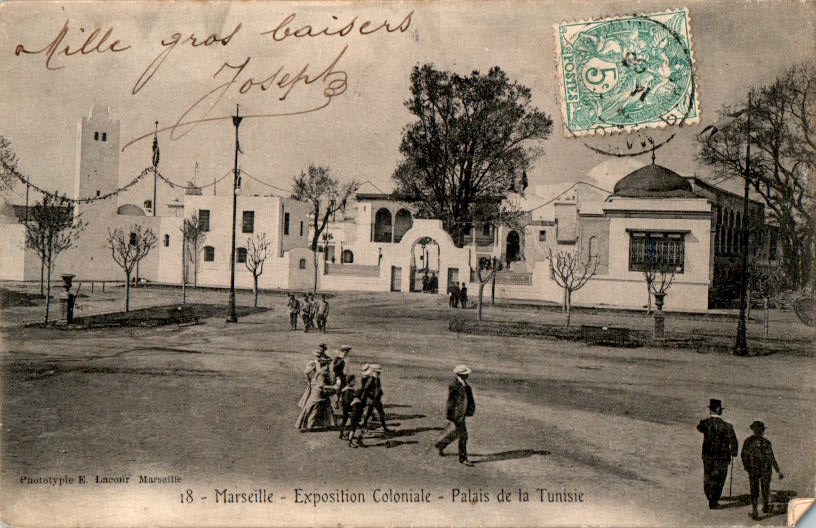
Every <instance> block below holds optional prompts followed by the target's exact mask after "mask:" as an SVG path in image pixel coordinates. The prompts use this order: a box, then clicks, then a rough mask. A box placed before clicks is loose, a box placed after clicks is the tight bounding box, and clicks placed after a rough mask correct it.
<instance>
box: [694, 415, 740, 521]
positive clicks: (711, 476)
mask: <svg viewBox="0 0 816 528" xmlns="http://www.w3.org/2000/svg"><path fill="white" fill-rule="evenodd" d="M708 410H709V414H710V416H709V417H708V418H706V419H705V420H700V423H699V424H697V430H698V431H700V432H701V433H703V490H704V491H705V495H706V497H707V498H708V507H709V508H711V509H712V510H714V509H716V508H717V503H718V502H719V500H720V496H721V495H722V490H723V486H724V485H725V479H726V478H727V477H728V466H729V464H730V463H731V459H732V458H733V457H735V456H737V454H738V453H739V444H738V443H737V435H736V433H735V432H734V427H733V426H732V425H731V424H730V423H728V422H726V421H725V420H723V419H722V418H721V415H722V412H723V406H722V402H721V401H720V400H716V399H711V400H709V402H708Z"/></svg>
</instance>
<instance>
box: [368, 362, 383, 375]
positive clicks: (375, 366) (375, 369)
mask: <svg viewBox="0 0 816 528" xmlns="http://www.w3.org/2000/svg"><path fill="white" fill-rule="evenodd" d="M368 369H369V370H370V371H372V372H377V373H380V372H382V366H381V365H380V364H379V363H372V364H371V365H369V366H368Z"/></svg>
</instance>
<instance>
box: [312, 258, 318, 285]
mask: <svg viewBox="0 0 816 528" xmlns="http://www.w3.org/2000/svg"><path fill="white" fill-rule="evenodd" d="M312 255H314V258H313V259H312V260H313V262H314V289H313V290H312V293H317V248H315V249H314V250H313V251H312Z"/></svg>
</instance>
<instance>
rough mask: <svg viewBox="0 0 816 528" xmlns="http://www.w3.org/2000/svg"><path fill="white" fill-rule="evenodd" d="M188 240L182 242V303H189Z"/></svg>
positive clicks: (184, 304)
mask: <svg viewBox="0 0 816 528" xmlns="http://www.w3.org/2000/svg"><path fill="white" fill-rule="evenodd" d="M186 248H187V242H186V241H182V242H181V304H182V305H183V306H186V305H187V255H186V251H185V249H186Z"/></svg>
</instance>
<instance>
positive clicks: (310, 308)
mask: <svg viewBox="0 0 816 528" xmlns="http://www.w3.org/2000/svg"><path fill="white" fill-rule="evenodd" d="M314 312H315V305H314V302H313V300H312V296H311V295H309V294H308V293H307V294H306V295H305V296H304V297H303V307H302V308H301V311H300V314H301V317H302V318H303V331H304V332H305V333H307V334H308V333H309V330H311V329H312V328H314Z"/></svg>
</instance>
